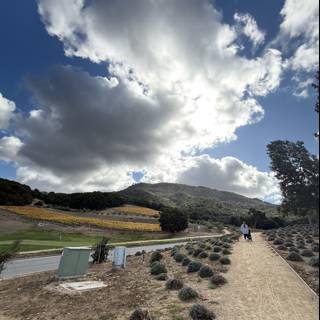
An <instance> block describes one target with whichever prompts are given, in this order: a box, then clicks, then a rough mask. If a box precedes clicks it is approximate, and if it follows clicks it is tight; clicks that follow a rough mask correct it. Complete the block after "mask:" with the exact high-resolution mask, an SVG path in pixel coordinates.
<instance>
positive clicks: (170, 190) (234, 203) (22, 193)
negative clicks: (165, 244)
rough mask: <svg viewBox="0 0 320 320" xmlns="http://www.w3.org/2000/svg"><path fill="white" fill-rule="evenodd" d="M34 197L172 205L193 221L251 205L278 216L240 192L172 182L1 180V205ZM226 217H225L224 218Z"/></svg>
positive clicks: (67, 202) (58, 203) (104, 204)
mask: <svg viewBox="0 0 320 320" xmlns="http://www.w3.org/2000/svg"><path fill="white" fill-rule="evenodd" d="M34 198H37V199H41V200H43V201H44V202H45V203H46V204H49V205H51V206H54V207H62V208H72V209H89V210H104V209H106V208H112V207H118V206H122V205H124V204H131V205H138V206H143V207H146V208H152V209H155V210H161V208H163V207H174V208H178V209H179V210H181V211H183V212H185V213H187V214H188V215H189V217H190V218H191V219H194V220H214V221H228V222H229V221H230V217H240V216H247V214H248V211H249V210H250V209H252V208H254V209H255V210H259V211H263V212H265V213H266V215H267V216H274V215H277V206H275V205H272V204H270V203H267V202H263V201H261V200H258V199H251V198H247V197H244V196H241V195H239V194H235V193H231V192H225V191H219V190H214V189H210V188H206V187H194V186H188V185H182V184H174V183H158V184H147V183H139V184H136V185H133V186H131V187H129V188H127V189H125V190H122V191H119V192H88V193H73V194H65V193H54V192H50V193H45V192H39V191H38V190H31V188H30V187H28V186H26V185H22V184H19V183H17V182H14V181H9V180H5V179H0V204H1V205H26V204H30V203H31V202H32V200H33V199H34ZM224 217H225V219H224Z"/></svg>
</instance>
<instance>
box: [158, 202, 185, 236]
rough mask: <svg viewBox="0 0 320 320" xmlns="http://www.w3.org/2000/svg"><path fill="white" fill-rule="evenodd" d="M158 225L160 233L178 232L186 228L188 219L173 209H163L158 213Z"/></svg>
mask: <svg viewBox="0 0 320 320" xmlns="http://www.w3.org/2000/svg"><path fill="white" fill-rule="evenodd" d="M159 223H160V227H161V230H162V231H167V232H171V233H174V232H180V231H183V230H185V229H187V228H188V218H187V216H186V215H185V214H183V213H182V212H180V211H179V210H178V209H175V208H164V209H162V211H161V212H160V218H159Z"/></svg>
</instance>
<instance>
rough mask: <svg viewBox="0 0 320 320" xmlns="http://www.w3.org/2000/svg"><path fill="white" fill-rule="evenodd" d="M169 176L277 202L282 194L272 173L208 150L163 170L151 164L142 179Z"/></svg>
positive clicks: (158, 180)
mask: <svg viewBox="0 0 320 320" xmlns="http://www.w3.org/2000/svg"><path fill="white" fill-rule="evenodd" d="M170 178H171V180H170ZM167 180H168V181H170V182H179V183H183V184H189V185H196V186H205V187H209V188H214V189H218V190H225V191H230V192H235V193H238V194H241V195H244V196H247V197H250V198H260V199H267V200H269V201H272V202H277V201H278V200H279V195H280V190H279V184H278V181H277V179H276V178H275V177H274V175H273V174H272V173H268V172H261V171H259V170H258V169H257V168H255V167H253V166H250V165H247V164H245V163H243V162H242V161H241V160H239V159H237V158H234V157H225V158H222V159H214V158H211V157H210V156H209V155H207V154H203V155H200V156H194V157H186V158H184V159H180V160H178V161H176V162H175V166H174V167H173V168H170V167H167V168H166V170H162V171H160V170H156V169H155V168H152V169H151V170H150V171H147V172H145V177H144V178H143V181H145V182H152V183H155V182H160V181H167Z"/></svg>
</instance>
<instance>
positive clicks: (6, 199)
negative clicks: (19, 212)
mask: <svg viewBox="0 0 320 320" xmlns="http://www.w3.org/2000/svg"><path fill="white" fill-rule="evenodd" d="M32 199H33V194H32V190H31V188H30V187H28V186H26V185H24V184H21V183H18V182H15V181H11V180H7V179H2V178H0V205H26V204H30V203H31V202H32Z"/></svg>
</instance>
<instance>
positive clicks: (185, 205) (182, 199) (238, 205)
mask: <svg viewBox="0 0 320 320" xmlns="http://www.w3.org/2000/svg"><path fill="white" fill-rule="evenodd" d="M118 194H119V195H121V197H122V198H123V199H124V201H125V202H127V203H134V204H139V205H145V206H149V207H153V208H156V209H157V208H159V207H161V206H170V207H178V208H180V209H181V210H184V211H187V212H188V213H189V214H190V215H192V214H193V215H194V216H195V218H196V216H197V215H199V214H201V215H204V216H210V217H211V216H212V215H244V214H247V213H248V210H249V209H250V208H255V209H257V210H261V211H264V212H266V214H267V215H270V216H271V215H276V214H277V206H275V205H273V204H270V203H267V202H263V201H261V200H258V199H251V198H247V197H244V196H241V195H239V194H235V193H231V192H225V191H219V190H215V189H210V188H206V187H193V186H188V185H182V184H174V183H159V184H146V183H140V184H136V185H133V186H131V187H129V188H127V189H125V190H123V191H120V192H118Z"/></svg>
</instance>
